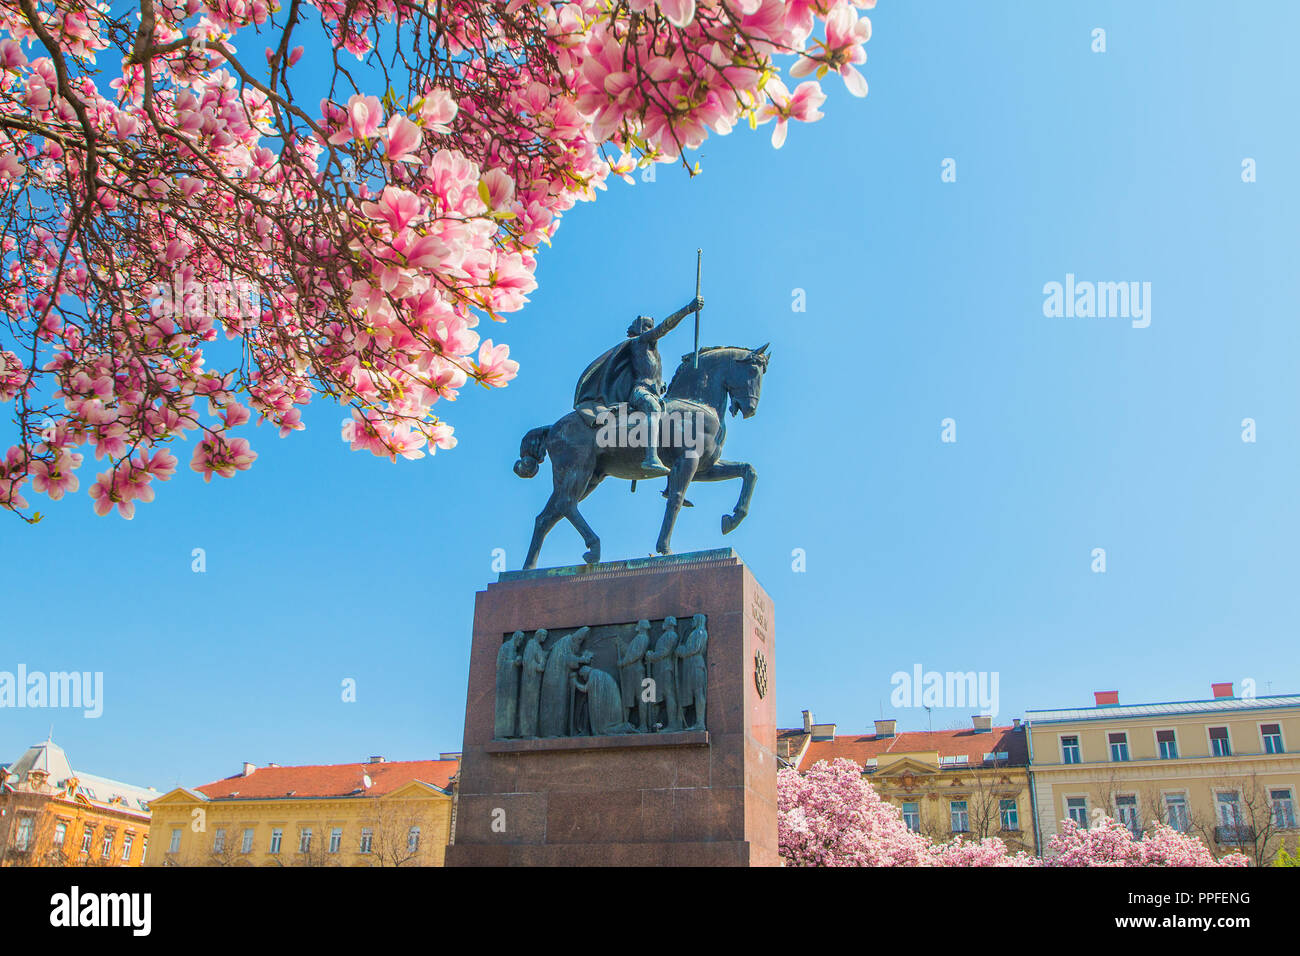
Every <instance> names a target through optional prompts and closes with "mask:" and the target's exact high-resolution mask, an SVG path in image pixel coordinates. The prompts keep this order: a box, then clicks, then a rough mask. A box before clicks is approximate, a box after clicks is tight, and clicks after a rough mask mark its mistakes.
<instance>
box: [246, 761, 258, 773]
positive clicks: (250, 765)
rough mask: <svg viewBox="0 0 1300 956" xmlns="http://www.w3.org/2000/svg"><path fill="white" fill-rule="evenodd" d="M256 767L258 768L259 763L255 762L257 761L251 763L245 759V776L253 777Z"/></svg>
mask: <svg viewBox="0 0 1300 956" xmlns="http://www.w3.org/2000/svg"><path fill="white" fill-rule="evenodd" d="M256 769H257V764H255V763H249V762H248V761H247V760H245V761H244V773H243V776H245V777H251V776H252V775H253V771H254V770H256Z"/></svg>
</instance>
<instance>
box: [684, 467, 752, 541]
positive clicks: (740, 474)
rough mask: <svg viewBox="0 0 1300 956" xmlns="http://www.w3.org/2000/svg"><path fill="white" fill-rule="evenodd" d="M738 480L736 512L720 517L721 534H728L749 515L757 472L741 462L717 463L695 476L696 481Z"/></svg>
mask: <svg viewBox="0 0 1300 956" xmlns="http://www.w3.org/2000/svg"><path fill="white" fill-rule="evenodd" d="M732 478H739V479H740V497H739V498H737V499H736V510H735V511H733V512H732V513H731V514H729V515H723V516H722V533H723V534H730V533H731V532H732V531H734V530H735V528H736V525H738V524H740V523H741V522H742V521H744V520H745V515H747V514H749V499H750V497H751V496H752V495H753V494H754V484H755V483H756V482H757V481H758V472H757V471H755V470H754V466H753V465H751V464H749V463H748V462H743V461H718V462H714V464H713V467H712V468H709V469H708V470H706V471H701V472H699V473H698V474H697V475H696V476H695V480H696V481H730V480H731V479H732Z"/></svg>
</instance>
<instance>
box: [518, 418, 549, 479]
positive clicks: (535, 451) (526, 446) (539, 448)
mask: <svg viewBox="0 0 1300 956" xmlns="http://www.w3.org/2000/svg"><path fill="white" fill-rule="evenodd" d="M550 434H551V426H550V425H543V426H542V427H541V428H534V429H533V430H532V431H530V432H529V433H528V434H527V435H525V436H524V440H523V441H521V442H520V443H519V460H518V461H517V462H515V474H516V475H518V476H519V477H520V478H531V477H533V475H535V474H537V466H538V465H540V464H541V463H542V462H544V461H546V439H547V438H548V437H549V436H550Z"/></svg>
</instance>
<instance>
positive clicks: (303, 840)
mask: <svg viewBox="0 0 1300 956" xmlns="http://www.w3.org/2000/svg"><path fill="white" fill-rule="evenodd" d="M298 852H299V853H310V852H311V827H303V828H302V829H301V830H299V831H298Z"/></svg>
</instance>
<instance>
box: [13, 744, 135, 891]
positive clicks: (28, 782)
mask: <svg viewBox="0 0 1300 956" xmlns="http://www.w3.org/2000/svg"><path fill="white" fill-rule="evenodd" d="M157 796H158V791H157V790H152V789H146V788H145V787H137V786H133V785H132V784H129V783H121V782H119V781H117V780H110V779H109V778H107V777H100V776H96V775H95V774H89V773H81V772H78V771H75V770H73V769H72V766H71V764H70V763H69V762H68V756H67V754H66V753H64V751H63V748H62V747H60V746H59V745H58V744H56V743H54V742H53V741H51V740H46V741H45V742H44V743H40V744H36V745H35V746H32V747H29V748H28V749H27V751H26V752H25V753H24V754H23V755H22V756H21V757H19V758H18V760H16V761H15V762H14V763H12V764H8V765H3V766H0V866H139V865H140V864H141V862H142V861H143V860H144V857H145V851H146V849H147V848H148V846H149V802H150V801H151V800H153V799H154V798H156V797H157Z"/></svg>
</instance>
